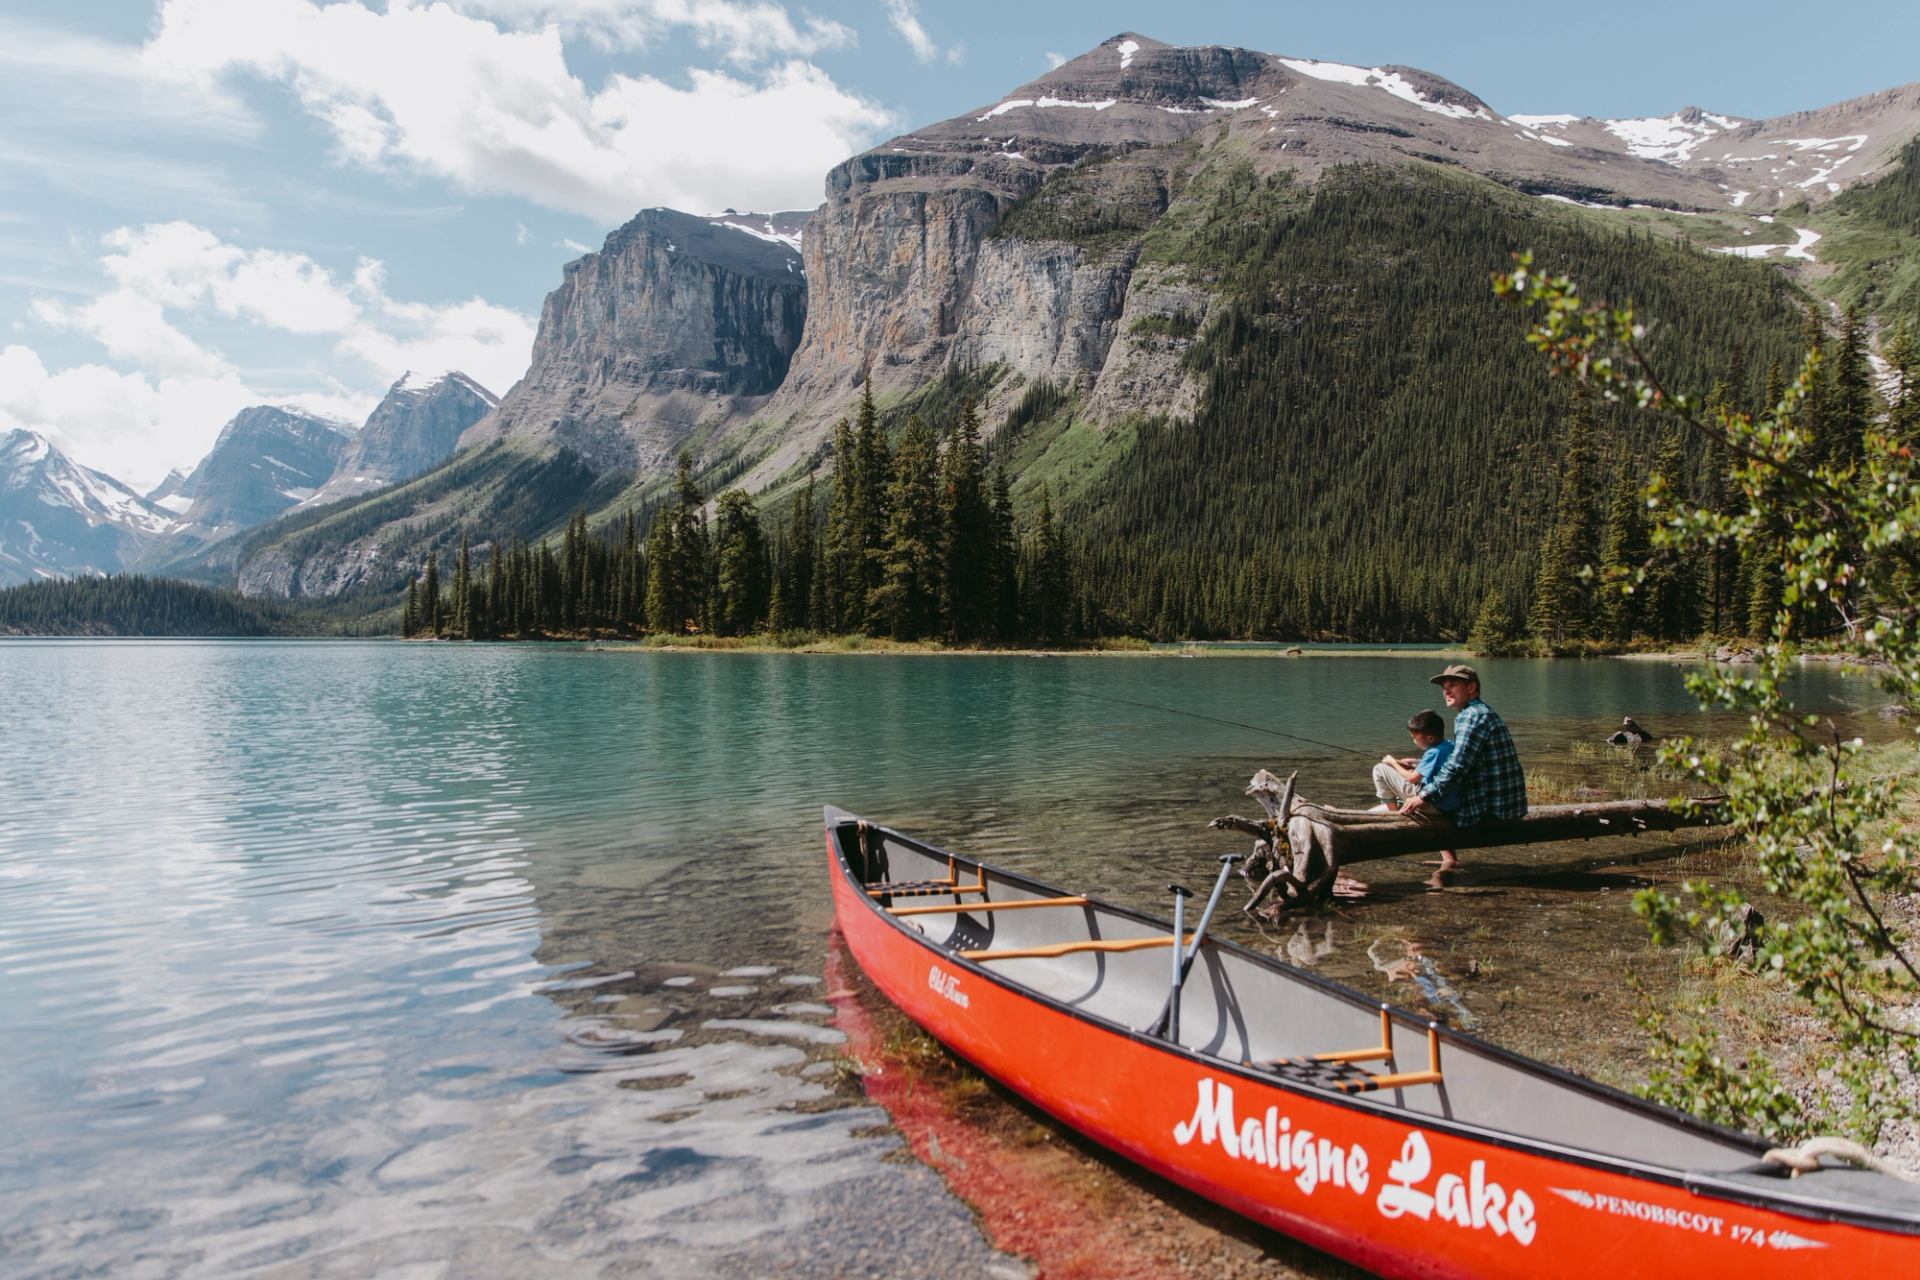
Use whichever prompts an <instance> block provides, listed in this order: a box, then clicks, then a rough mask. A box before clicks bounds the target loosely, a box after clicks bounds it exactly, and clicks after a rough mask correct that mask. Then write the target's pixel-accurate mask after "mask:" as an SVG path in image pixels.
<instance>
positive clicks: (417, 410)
mask: <svg viewBox="0 0 1920 1280" xmlns="http://www.w3.org/2000/svg"><path fill="white" fill-rule="evenodd" d="M499 403H500V401H499V398H498V397H496V396H495V395H494V394H493V393H492V392H491V391H488V390H487V389H486V388H485V387H483V386H481V385H480V384H479V383H477V382H475V381H474V380H473V379H472V378H469V377H468V376H467V375H466V374H464V373H457V372H450V373H443V374H440V375H439V376H437V377H428V376H422V375H418V374H414V373H411V372H409V373H407V374H405V375H404V376H402V377H401V378H400V380H399V381H397V382H395V383H394V384H393V385H392V386H391V387H389V388H387V394H386V396H385V398H384V399H382V400H381V401H380V403H379V405H378V406H377V407H376V408H375V409H374V411H373V413H372V415H371V416H369V417H368V418H367V421H366V425H365V426H363V427H361V428H360V430H359V433H358V434H356V435H355V436H354V437H353V439H352V440H351V441H350V442H348V444H347V447H346V450H345V451H344V452H343V453H342V454H341V455H340V461H339V462H338V463H337V464H336V465H335V467H334V470H333V474H332V475H331V476H329V477H328V478H327V482H326V483H325V484H323V485H321V486H320V488H319V490H318V491H317V492H316V493H315V494H314V495H313V496H312V497H310V498H308V499H306V500H305V501H304V502H302V503H300V504H298V505H300V506H308V507H311V506H321V505H324V504H326V503H329V502H338V501H340V500H341V499H342V498H351V497H354V496H355V495H357V494H362V493H367V492H369V491H371V490H374V489H383V488H385V487H386V486H388V485H390V484H397V483H399V482H400V481H402V480H411V479H412V478H413V477H415V476H417V475H419V474H420V473H421V472H423V471H426V470H429V469H430V468H432V467H436V466H438V465H439V464H440V463H442V462H444V461H446V459H447V458H448V457H449V456H450V455H451V454H452V453H453V450H454V447H455V446H456V445H458V444H459V443H460V437H461V435H462V433H464V432H465V431H466V429H467V428H468V427H471V426H472V425H473V424H474V423H476V422H478V421H480V419H482V418H484V417H486V416H487V414H488V413H490V412H492V411H493V410H494V409H495V408H496V407H497V406H498V405H499ZM163 487H164V486H163ZM157 500H158V499H156V501H157Z"/></svg>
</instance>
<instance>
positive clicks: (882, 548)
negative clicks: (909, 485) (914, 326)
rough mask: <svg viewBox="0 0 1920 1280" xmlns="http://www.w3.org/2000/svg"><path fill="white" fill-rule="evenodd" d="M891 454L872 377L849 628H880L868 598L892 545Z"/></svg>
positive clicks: (858, 460)
mask: <svg viewBox="0 0 1920 1280" xmlns="http://www.w3.org/2000/svg"><path fill="white" fill-rule="evenodd" d="M892 471H893V468H892V459H891V458H890V456H889V454H888V449H887V440H886V436H885V434H884V433H882V431H881V430H880V418H879V414H878V413H877V412H876V411H875V409H874V405H873V379H872V378H871V377H869V378H867V379H866V380H865V381H864V382H863V383H862V384H861V388H860V413H859V418H858V421H857V422H856V424H855V428H854V497H853V503H854V509H853V527H854V537H855V556H854V560H853V564H852V574H853V579H852V582H851V583H850V585H849V588H848V600H847V629H848V630H850V631H851V630H854V629H856V628H860V627H862V626H865V627H866V628H867V629H868V630H872V631H876V632H877V631H878V630H880V628H879V627H877V626H875V619H874V617H873V611H872V610H871V609H870V608H869V606H868V601H867V597H868V596H869V595H870V594H872V592H873V590H874V589H875V588H876V587H877V586H879V584H880V578H881V574H882V573H883V571H884V564H885V559H886V550H887V516H888V510H887V493H888V490H889V488H890V487H891V485H892V481H893V474H892Z"/></svg>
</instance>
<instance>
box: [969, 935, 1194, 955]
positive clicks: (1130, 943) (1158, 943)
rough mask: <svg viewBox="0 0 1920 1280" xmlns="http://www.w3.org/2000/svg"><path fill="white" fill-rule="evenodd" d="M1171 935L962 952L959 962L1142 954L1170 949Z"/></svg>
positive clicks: (1095, 939) (1189, 936)
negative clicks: (1089, 953)
mask: <svg viewBox="0 0 1920 1280" xmlns="http://www.w3.org/2000/svg"><path fill="white" fill-rule="evenodd" d="M1187 941H1188V942H1192V941H1193V935H1192V934H1188V935H1187ZM1172 945H1173V935H1172V934H1170V933H1169V934H1163V935H1159V936H1156V937H1152V938H1089V939H1087V940H1086V941H1084V942H1054V943H1049V944H1048V945H1046V946H1044V947H1001V948H998V949H997V950H996V949H994V948H988V949H987V950H984V951H962V952H960V958H961V959H963V960H1046V959H1050V958H1051V957H1053V956H1070V955H1073V954H1075V953H1076V952H1080V951H1146V950H1149V949H1151V948H1154V947H1170V946H1172Z"/></svg>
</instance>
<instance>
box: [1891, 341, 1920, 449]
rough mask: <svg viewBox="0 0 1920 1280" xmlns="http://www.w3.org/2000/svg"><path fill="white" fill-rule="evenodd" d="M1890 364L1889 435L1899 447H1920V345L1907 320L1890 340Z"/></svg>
mask: <svg viewBox="0 0 1920 1280" xmlns="http://www.w3.org/2000/svg"><path fill="white" fill-rule="evenodd" d="M1886 361H1887V366H1888V368H1889V370H1890V371H1891V373H1892V375H1893V376H1892V382H1891V385H1890V386H1889V387H1888V394H1887V435H1888V436H1890V437H1891V438H1892V439H1893V441H1894V443H1895V444H1899V445H1903V446H1905V447H1906V448H1909V449H1912V448H1914V447H1916V446H1920V343H1916V342H1915V341H1914V336H1913V326H1912V324H1911V323H1909V322H1908V321H1906V320H1902V321H1901V322H1900V326H1899V327H1898V328H1897V329H1895V330H1894V331H1893V336H1892V337H1891V338H1889V339H1887V350H1886Z"/></svg>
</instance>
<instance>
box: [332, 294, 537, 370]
mask: <svg viewBox="0 0 1920 1280" xmlns="http://www.w3.org/2000/svg"><path fill="white" fill-rule="evenodd" d="M354 289H355V291H356V292H357V293H359V294H360V295H361V297H362V298H363V300H364V302H365V306H366V312H365V314H364V316H363V318H362V320H361V321H360V323H358V324H356V325H354V326H353V327H352V328H351V329H349V330H348V331H347V332H346V333H344V334H342V335H341V338H340V342H339V344H338V348H337V349H338V350H339V351H341V352H342V353H343V354H346V355H351V356H355V357H358V358H359V359H360V360H362V361H364V362H365V363H366V364H367V365H368V366H370V367H371V368H372V369H374V370H375V371H376V372H377V373H378V374H379V375H380V377H381V379H382V381H383V384H384V383H388V382H391V381H393V379H395V378H398V377H399V376H400V375H401V374H403V373H405V372H407V371H408V370H409V369H411V370H413V371H414V372H415V373H426V374H432V373H443V372H446V371H447V370H449V369H458V370H460V371H461V372H462V373H465V374H467V375H468V376H469V377H472V378H475V379H478V380H479V382H480V385H481V386H483V387H485V388H486V389H487V390H489V391H491V392H493V393H494V394H495V395H503V394H505V393H506V390H507V388H509V387H511V386H512V385H513V384H514V383H516V382H518V381H519V380H520V375H521V374H523V373H525V372H526V371H527V361H528V360H529V359H531V358H532V355H533V337H534V323H533V320H532V319H531V318H529V317H527V316H524V315H521V314H520V313H519V312H518V311H512V310H509V309H508V308H506V307H498V306H495V305H494V304H492V303H491V302H488V301H486V300H485V299H483V298H469V299H467V300H466V301H464V302H454V303H448V304H444V305H437V306H436V305H431V304H428V303H423V302H401V301H398V300H396V299H394V298H392V297H390V296H388V294H387V290H386V273H385V271H384V269H383V268H382V267H381V266H380V264H379V263H377V262H373V261H371V260H368V261H365V262H363V263H362V264H361V266H360V269H359V270H358V271H357V272H355V273H354Z"/></svg>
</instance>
